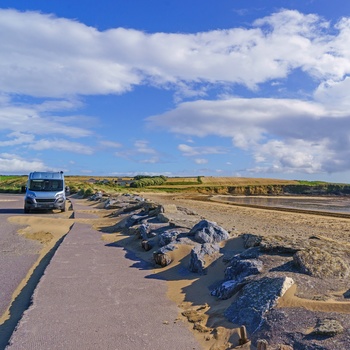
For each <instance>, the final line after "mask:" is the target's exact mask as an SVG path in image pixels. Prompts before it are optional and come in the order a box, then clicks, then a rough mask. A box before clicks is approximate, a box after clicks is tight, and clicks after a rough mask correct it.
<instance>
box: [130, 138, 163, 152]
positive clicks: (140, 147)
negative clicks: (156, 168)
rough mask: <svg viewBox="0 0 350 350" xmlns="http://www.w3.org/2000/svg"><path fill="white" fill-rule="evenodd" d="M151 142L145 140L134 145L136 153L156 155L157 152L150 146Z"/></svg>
mask: <svg viewBox="0 0 350 350" xmlns="http://www.w3.org/2000/svg"><path fill="white" fill-rule="evenodd" d="M148 144H149V142H148V141H145V140H138V141H136V142H135V143H134V146H135V151H136V152H137V153H141V154H155V153H157V151H156V150H155V149H153V148H151V147H149V146H148Z"/></svg>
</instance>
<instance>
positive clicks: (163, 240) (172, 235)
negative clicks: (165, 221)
mask: <svg viewBox="0 0 350 350" xmlns="http://www.w3.org/2000/svg"><path fill="white" fill-rule="evenodd" d="M179 234H180V232H179V231H176V230H172V231H166V232H163V233H161V234H160V235H159V236H158V238H159V245H160V246H161V247H162V246H165V245H168V244H169V243H172V242H175V241H176V238H177V236H178V235H179Z"/></svg>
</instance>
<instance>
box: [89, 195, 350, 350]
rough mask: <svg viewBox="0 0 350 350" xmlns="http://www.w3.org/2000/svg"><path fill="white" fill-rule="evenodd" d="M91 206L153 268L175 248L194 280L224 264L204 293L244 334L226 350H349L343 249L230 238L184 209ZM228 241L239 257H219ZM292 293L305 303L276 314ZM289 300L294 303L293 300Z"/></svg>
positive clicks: (134, 199) (302, 241)
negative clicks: (240, 349)
mask: <svg viewBox="0 0 350 350" xmlns="http://www.w3.org/2000/svg"><path fill="white" fill-rule="evenodd" d="M90 200H92V201H100V202H103V203H104V208H105V209H108V210H109V211H110V214H109V216H110V217H116V218H118V223H117V224H116V226H115V230H116V231H118V230H124V231H125V230H127V232H128V233H129V234H131V235H134V236H135V237H137V239H139V242H140V246H141V247H142V249H143V250H145V251H152V256H153V263H154V266H158V267H159V268H164V267H167V266H169V265H171V264H172V261H173V259H172V252H174V251H176V249H178V247H179V246H181V245H186V246H190V256H189V263H188V265H187V266H186V267H185V268H186V269H188V271H189V273H193V274H197V275H198V276H199V278H200V276H203V275H206V274H208V273H210V269H211V264H212V263H213V262H215V261H219V260H221V261H223V262H224V265H225V268H224V271H222V275H223V276H224V277H223V279H221V280H220V278H219V276H218V280H217V283H215V286H208V293H210V295H211V296H212V298H213V300H222V301H224V300H226V301H227V300H229V301H230V300H232V302H231V303H230V305H229V306H228V307H227V308H226V310H225V311H223V314H224V316H225V317H226V319H227V320H229V321H230V322H232V327H239V326H244V329H246V330H247V337H246V338H247V339H246V340H247V341H243V342H242V339H243V338H244V337H243V338H242V335H241V337H240V342H239V344H234V343H230V346H231V347H227V349H233V348H235V346H243V345H244V344H248V343H249V344H253V345H254V346H255V347H257V348H258V349H271V350H273V349H293V348H294V349H320V350H321V349H324V350H331V349H332V350H333V349H346V348H348V346H349V343H348V339H350V334H349V328H350V320H349V318H348V317H347V313H350V302H348V300H347V299H348V298H349V295H350V289H349V285H348V282H347V278H348V275H349V264H350V246H346V245H343V244H341V243H339V244H337V243H336V242H331V243H330V242H329V241H327V239H326V238H325V237H322V236H318V235H315V236H312V237H298V238H295V237H289V238H288V237H285V236H283V237H282V236H278V235H273V236H264V235H263V234H262V235H254V234H250V233H245V234H241V235H236V234H235V233H233V232H228V231H226V230H225V228H223V227H220V226H219V225H217V224H216V223H215V222H212V221H208V220H206V218H205V217H202V216H199V215H198V214H196V213H195V212H193V211H191V210H189V209H188V208H185V207H180V206H177V205H175V204H168V205H160V204H157V203H154V202H151V201H147V200H145V199H144V198H142V197H140V196H137V195H129V194H127V195H119V196H117V197H113V198H112V197H110V198H106V197H103V196H102V195H99V194H96V195H94V196H92V197H91V198H90ZM233 239H240V240H242V241H243V248H242V250H241V252H239V253H238V254H237V253H233V254H232V252H230V251H229V250H227V249H223V247H224V246H225V244H226V243H227V242H228V241H230V240H233ZM296 285H297V286H303V291H304V296H305V297H304V298H298V297H295V300H296V301H295V303H294V304H293V303H292V304H291V305H288V306H285V307H281V306H280V301H281V300H284V299H286V293H287V294H288V295H289V294H291V290H292V287H293V288H294V287H295V286H296ZM340 291H342V292H341V293H340ZM289 298H291V300H292V301H293V300H294V299H293V295H289ZM335 304H337V305H338V306H337V308H336V309H334V310H333V309H332V307H333V305H335ZM282 305H283V303H282ZM284 305H287V304H286V302H285V304H284ZM323 310H327V311H326V312H324V311H323ZM185 313H186V315H187V316H188V317H192V318H191V319H192V321H190V318H188V319H189V321H190V322H192V323H194V329H195V330H197V331H199V332H203V333H209V334H212V336H215V333H217V331H218V330H217V329H214V328H211V327H208V326H207V325H206V324H205V320H206V318H205V317H197V318H196V317H194V318H193V314H191V315H190V313H189V312H188V311H186V312H185ZM196 315H197V316H198V313H196ZM187 316H186V317H187ZM193 320H194V321H193ZM300 329H303V331H300ZM249 344H248V345H249ZM248 345H246V346H248ZM246 348H247V349H248V348H249V347H246ZM225 349H226V348H225Z"/></svg>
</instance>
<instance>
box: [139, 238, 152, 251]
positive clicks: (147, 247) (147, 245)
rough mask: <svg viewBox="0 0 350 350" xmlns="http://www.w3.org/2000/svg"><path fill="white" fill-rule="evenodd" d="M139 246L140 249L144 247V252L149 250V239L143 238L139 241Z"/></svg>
mask: <svg viewBox="0 0 350 350" xmlns="http://www.w3.org/2000/svg"><path fill="white" fill-rule="evenodd" d="M141 247H142V249H144V250H145V251H146V252H148V251H149V250H151V249H152V248H153V244H152V243H151V242H150V241H147V240H143V241H142V242H141Z"/></svg>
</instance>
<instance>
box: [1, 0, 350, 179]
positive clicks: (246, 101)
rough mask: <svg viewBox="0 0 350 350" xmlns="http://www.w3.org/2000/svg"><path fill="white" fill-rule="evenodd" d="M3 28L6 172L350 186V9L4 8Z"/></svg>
mask: <svg viewBox="0 0 350 350" xmlns="http://www.w3.org/2000/svg"><path fill="white" fill-rule="evenodd" d="M337 4H338V6H337ZM0 26H1V32H2V34H3V35H2V40H1V43H0V45H1V50H0V55H1V61H0V62H1V63H2V64H1V65H0V72H1V74H0V77H1V78H0V81H1V84H0V88H1V92H0V173H1V174H3V175H18V174H22V173H27V174H28V173H29V172H31V171H59V170H62V171H64V173H65V175H66V176H87V177H92V176H98V177H103V176H104V177H134V176H136V175H149V176H154V175H158V174H160V175H164V176H167V177H197V176H205V177H210V176H213V177H246V178H269V179H281V180H283V179H284V180H293V179H300V180H305V181H325V182H333V183H348V182H349V181H348V180H347V179H348V178H349V177H350V154H349V153H350V147H349V146H350V112H349V108H348V107H349V101H350V96H349V95H350V93H349V92H348V91H350V90H349V89H348V86H350V50H349V47H350V46H349V45H350V39H349V35H348V33H349V32H350V3H346V4H344V3H343V1H340V0H335V1H333V2H332V3H329V2H328V1H326V0H318V1H314V0H309V1H305V2H303V3H299V2H298V1H295V0H278V1H275V2H274V3H273V4H265V3H264V4H261V2H260V1H259V0H249V1H243V0H235V1H230V0H215V1H214V0H208V1H207V2H206V3H205V4H203V2H201V1H199V0H191V1H190V2H188V1H185V0H179V1H177V2H176V3H175V2H165V1H164V0H151V1H149V2H147V3H146V2H144V1H142V0H133V1H130V2H114V1H111V0H101V1H99V2H98V3H97V2H95V1H92V0H85V1H83V0H77V1H75V2H74V3H70V4H69V5H67V4H62V2H61V1H59V0H52V1H50V2H47V1H45V0H37V1H35V2H31V3H28V2H27V1H25V0H18V1H16V2H13V1H11V0H4V1H2V3H1V5H0ZM193 173H197V174H198V173H201V174H203V175H191V174H193ZM73 174H76V175H73ZM21 176H22V175H21ZM23 176H24V175H23Z"/></svg>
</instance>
